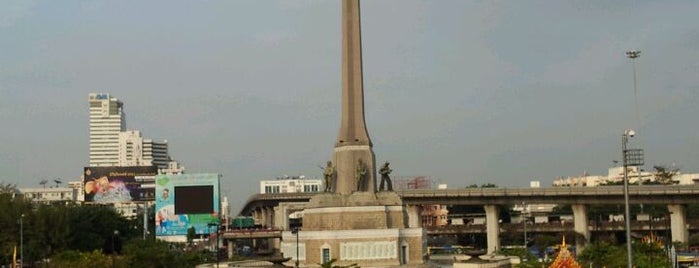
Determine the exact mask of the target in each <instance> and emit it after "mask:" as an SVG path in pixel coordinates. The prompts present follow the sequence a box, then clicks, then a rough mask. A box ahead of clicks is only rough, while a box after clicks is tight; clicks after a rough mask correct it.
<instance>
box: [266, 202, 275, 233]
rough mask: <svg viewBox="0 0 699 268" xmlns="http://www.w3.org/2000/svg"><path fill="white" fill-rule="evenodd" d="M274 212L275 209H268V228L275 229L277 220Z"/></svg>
mask: <svg viewBox="0 0 699 268" xmlns="http://www.w3.org/2000/svg"><path fill="white" fill-rule="evenodd" d="M274 210H275V209H274V207H268V208H267V228H274V224H275V223H276V221H275V220H276V219H275V218H274Z"/></svg>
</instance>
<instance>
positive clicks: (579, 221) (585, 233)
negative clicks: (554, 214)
mask: <svg viewBox="0 0 699 268" xmlns="http://www.w3.org/2000/svg"><path fill="white" fill-rule="evenodd" d="M572 208H573V224H574V225H573V230H574V231H575V234H576V237H575V250H576V251H577V252H582V250H583V248H585V246H586V245H587V243H589V242H590V229H588V227H587V221H588V220H587V205H572Z"/></svg>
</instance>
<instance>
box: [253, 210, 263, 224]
mask: <svg viewBox="0 0 699 268" xmlns="http://www.w3.org/2000/svg"><path fill="white" fill-rule="evenodd" d="M252 218H253V219H254V220H255V223H258V224H260V225H261V224H264V223H262V208H255V210H253V211H252Z"/></svg>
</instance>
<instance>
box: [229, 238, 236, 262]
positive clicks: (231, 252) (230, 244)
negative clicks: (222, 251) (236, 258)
mask: <svg viewBox="0 0 699 268" xmlns="http://www.w3.org/2000/svg"><path fill="white" fill-rule="evenodd" d="M234 250H235V244H234V243H233V240H228V259H229V260H230V259H233V251H234Z"/></svg>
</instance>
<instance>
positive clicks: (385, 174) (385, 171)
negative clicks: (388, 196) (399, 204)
mask: <svg viewBox="0 0 699 268" xmlns="http://www.w3.org/2000/svg"><path fill="white" fill-rule="evenodd" d="M388 164H389V163H388V161H386V163H385V164H383V167H381V169H380V170H379V174H381V184H379V191H383V190H384V182H385V183H386V188H387V189H386V190H387V191H393V184H392V183H391V177H390V176H389V174H391V172H392V171H393V170H392V169H391V168H389V167H388Z"/></svg>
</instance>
